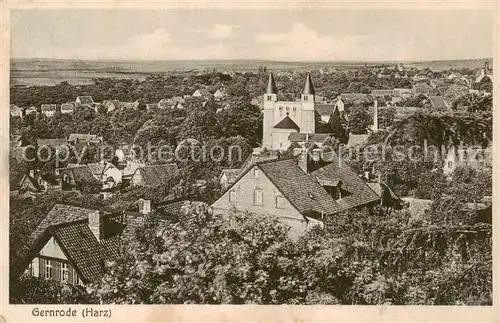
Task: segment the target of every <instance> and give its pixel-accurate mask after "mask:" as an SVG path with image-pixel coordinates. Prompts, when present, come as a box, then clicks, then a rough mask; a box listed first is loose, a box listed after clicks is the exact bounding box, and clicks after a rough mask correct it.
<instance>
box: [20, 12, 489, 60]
mask: <svg viewBox="0 0 500 323" xmlns="http://www.w3.org/2000/svg"><path fill="white" fill-rule="evenodd" d="M493 22H494V17H493V14H492V11H479V10H475V11H471V10H462V11H458V10H457V11H453V10H426V11H416V10H411V11H410V10H406V11H405V10H400V11H396V10H395V11H388V10H366V11H362V10H322V11H317V10H316V11H315V10H309V11H304V10H302V11H301V10H279V11H278V10H115V11H112V10H18V11H12V12H11V55H12V58H64V59H77V58H79V59H92V60H93V59H110V60H137V59H139V60H183V59H184V60H197V59H266V60H288V61H301V60H312V61H314V60H327V61H334V60H361V61H380V60H399V61H403V60H437V59H469V58H483V57H492V56H493V51H492V47H493Z"/></svg>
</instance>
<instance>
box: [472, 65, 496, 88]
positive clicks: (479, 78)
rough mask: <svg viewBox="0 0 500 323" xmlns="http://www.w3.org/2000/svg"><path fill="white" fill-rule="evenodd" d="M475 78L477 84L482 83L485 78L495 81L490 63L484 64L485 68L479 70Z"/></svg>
mask: <svg viewBox="0 0 500 323" xmlns="http://www.w3.org/2000/svg"><path fill="white" fill-rule="evenodd" d="M474 77H475V82H476V83H480V82H481V81H482V80H483V78H485V77H488V78H489V79H490V80H492V81H493V70H491V69H490V62H484V68H481V69H479V70H477V71H476V72H475V74H474Z"/></svg>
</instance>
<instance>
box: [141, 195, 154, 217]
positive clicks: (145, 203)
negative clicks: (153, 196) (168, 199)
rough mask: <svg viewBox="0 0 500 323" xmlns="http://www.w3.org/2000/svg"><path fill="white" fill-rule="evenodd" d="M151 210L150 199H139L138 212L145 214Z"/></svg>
mask: <svg viewBox="0 0 500 323" xmlns="http://www.w3.org/2000/svg"><path fill="white" fill-rule="evenodd" d="M150 212H151V200H145V199H142V198H141V199H139V213H141V214H143V215H146V214H149V213H150Z"/></svg>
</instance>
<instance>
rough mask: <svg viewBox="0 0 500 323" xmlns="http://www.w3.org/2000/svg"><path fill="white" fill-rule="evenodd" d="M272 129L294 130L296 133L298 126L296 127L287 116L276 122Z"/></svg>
mask: <svg viewBox="0 0 500 323" xmlns="http://www.w3.org/2000/svg"><path fill="white" fill-rule="evenodd" d="M273 128H278V129H295V130H297V131H300V128H299V126H297V124H296V123H295V122H293V120H292V119H291V118H290V117H289V116H286V117H284V118H283V120H281V121H280V122H278V123H277V124H276V125H275V126H274V127H273Z"/></svg>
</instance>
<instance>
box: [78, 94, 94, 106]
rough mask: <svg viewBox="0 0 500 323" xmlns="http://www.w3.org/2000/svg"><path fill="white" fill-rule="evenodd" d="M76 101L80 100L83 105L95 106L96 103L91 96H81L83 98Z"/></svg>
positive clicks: (79, 97)
mask: <svg viewBox="0 0 500 323" xmlns="http://www.w3.org/2000/svg"><path fill="white" fill-rule="evenodd" d="M76 99H77V100H78V99H80V102H81V104H93V103H94V100H93V99H92V97H91V96H89V95H81V96H78V97H77V98H76Z"/></svg>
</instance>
